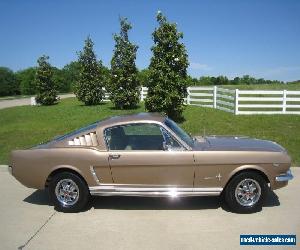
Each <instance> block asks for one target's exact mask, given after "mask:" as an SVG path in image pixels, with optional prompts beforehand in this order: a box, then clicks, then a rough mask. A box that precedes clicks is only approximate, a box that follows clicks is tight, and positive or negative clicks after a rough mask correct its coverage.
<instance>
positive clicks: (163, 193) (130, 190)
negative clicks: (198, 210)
mask: <svg viewBox="0 0 300 250" xmlns="http://www.w3.org/2000/svg"><path fill="white" fill-rule="evenodd" d="M89 189H90V193H91V195H99V196H112V195H118V196H148V197H185V196H217V195H220V193H221V192H222V190H223V188H177V187H173V188H170V187H167V188H155V187H153V188H139V187H125V188H123V187H116V186H103V185H102V186H100V187H99V186H95V187H90V188H89Z"/></svg>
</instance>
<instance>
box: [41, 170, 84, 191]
mask: <svg viewBox="0 0 300 250" xmlns="http://www.w3.org/2000/svg"><path fill="white" fill-rule="evenodd" d="M63 172H69V173H73V174H75V175H77V176H79V177H80V178H81V179H82V180H83V181H84V182H85V184H86V185H87V186H88V184H87V182H86V180H85V179H84V177H83V174H82V173H81V171H80V170H78V169H77V168H75V167H73V166H65V165H63V166H57V167H55V168H54V169H52V171H51V172H50V174H49V175H48V177H47V179H46V181H45V188H48V186H49V183H50V181H51V179H52V178H53V177H54V176H55V175H57V174H59V173H63Z"/></svg>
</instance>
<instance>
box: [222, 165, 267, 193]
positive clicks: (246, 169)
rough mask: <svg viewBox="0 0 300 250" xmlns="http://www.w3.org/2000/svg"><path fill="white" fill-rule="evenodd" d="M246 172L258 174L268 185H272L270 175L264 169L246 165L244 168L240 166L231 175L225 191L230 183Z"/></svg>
mask: <svg viewBox="0 0 300 250" xmlns="http://www.w3.org/2000/svg"><path fill="white" fill-rule="evenodd" d="M244 172H252V173H253V172H254V173H257V174H259V175H260V176H262V177H263V178H264V180H265V181H266V183H271V182H270V178H269V176H268V174H267V173H266V171H265V170H264V169H263V168H262V167H260V166H257V165H244V166H240V167H238V168H236V169H235V170H234V171H232V172H231V174H230V175H229V176H228V178H227V180H226V184H225V186H224V188H223V190H225V189H226V187H227V185H228V184H229V183H230V181H231V180H232V179H233V178H234V177H235V176H237V175H238V174H240V173H244Z"/></svg>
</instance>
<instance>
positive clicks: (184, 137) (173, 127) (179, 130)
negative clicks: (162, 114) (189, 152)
mask: <svg viewBox="0 0 300 250" xmlns="http://www.w3.org/2000/svg"><path fill="white" fill-rule="evenodd" d="M165 124H166V125H167V126H168V127H169V128H170V129H171V130H172V131H173V132H174V133H175V134H176V135H177V136H178V137H179V138H180V139H181V140H183V141H184V142H185V143H186V144H187V145H189V146H190V147H193V145H194V140H193V138H192V137H191V136H189V134H187V133H186V132H185V131H184V130H183V129H182V128H180V127H179V126H178V125H177V124H176V123H175V122H174V121H172V120H171V119H169V118H167V119H166V120H165Z"/></svg>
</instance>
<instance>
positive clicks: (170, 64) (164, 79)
mask: <svg viewBox="0 0 300 250" xmlns="http://www.w3.org/2000/svg"><path fill="white" fill-rule="evenodd" d="M156 19H157V21H158V23H159V27H158V28H156V29H155V31H154V32H153V34H152V37H153V41H154V46H153V47H152V48H151V50H152V52H153V56H152V58H151V63H150V66H149V83H148V87H149V90H148V95H147V98H146V100H145V106H146V109H147V110H149V111H151V112H153V111H156V112H163V113H166V114H167V115H168V116H169V117H171V118H173V119H175V120H180V119H181V118H182V112H183V108H184V105H183V104H184V103H183V102H184V101H183V98H184V97H186V94H187V92H186V87H187V86H186V77H187V67H188V65H189V63H188V56H187V52H186V49H185V46H184V44H183V43H181V42H180V39H182V38H183V33H181V32H178V31H177V25H176V24H175V23H170V22H168V21H167V19H166V17H165V16H164V15H163V14H162V13H161V12H160V11H159V12H158V13H157V16H156Z"/></svg>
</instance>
